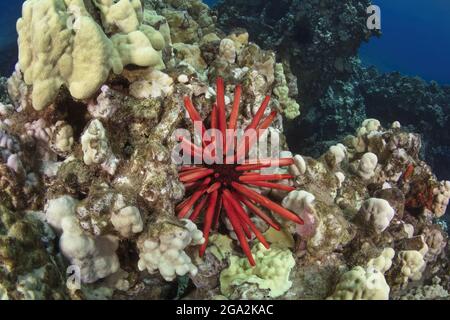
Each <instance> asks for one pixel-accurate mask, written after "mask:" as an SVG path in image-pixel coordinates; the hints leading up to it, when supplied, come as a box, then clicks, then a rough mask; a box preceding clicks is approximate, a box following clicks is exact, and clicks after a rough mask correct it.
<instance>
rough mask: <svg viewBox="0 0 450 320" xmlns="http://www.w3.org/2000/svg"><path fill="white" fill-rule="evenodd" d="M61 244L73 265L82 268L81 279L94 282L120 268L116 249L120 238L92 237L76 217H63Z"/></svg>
mask: <svg viewBox="0 0 450 320" xmlns="http://www.w3.org/2000/svg"><path fill="white" fill-rule="evenodd" d="M61 226H62V230H63V233H62V235H61V238H60V241H59V246H60V249H61V252H62V253H63V255H64V256H65V257H66V258H67V259H69V261H70V263H71V264H72V265H76V266H78V267H79V268H80V271H81V273H80V275H81V281H82V282H83V283H94V282H96V281H97V280H99V279H103V278H106V277H107V276H109V275H111V274H113V273H115V272H117V271H118V270H119V268H120V263H119V258H118V257H117V255H116V250H117V248H118V246H119V242H118V239H117V238H115V237H112V236H104V237H97V238H94V237H91V236H90V235H88V234H85V233H84V231H83V230H82V229H81V227H80V226H79V224H78V221H77V219H76V218H75V217H73V216H72V217H66V218H63V219H62V223H61Z"/></svg>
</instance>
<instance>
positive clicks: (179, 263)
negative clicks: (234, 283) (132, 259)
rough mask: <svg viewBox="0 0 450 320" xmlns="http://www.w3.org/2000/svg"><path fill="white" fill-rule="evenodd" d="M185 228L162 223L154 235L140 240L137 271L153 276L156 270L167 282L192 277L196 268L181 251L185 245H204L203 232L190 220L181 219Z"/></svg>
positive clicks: (196, 270) (195, 272)
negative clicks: (187, 276)
mask: <svg viewBox="0 0 450 320" xmlns="http://www.w3.org/2000/svg"><path fill="white" fill-rule="evenodd" d="M182 222H183V223H184V227H180V226H176V225H173V224H169V223H164V224H163V225H162V226H161V228H160V230H159V231H158V232H157V234H156V235H155V236H153V237H152V236H147V235H146V236H144V237H141V239H139V242H138V248H139V252H140V254H139V258H140V259H139V262H138V268H139V270H141V271H143V270H147V271H148V272H149V273H151V274H153V273H155V272H157V271H159V272H160V274H161V276H162V277H163V278H164V279H165V280H166V281H173V280H174V279H175V278H176V277H177V276H184V275H186V274H190V275H192V276H195V275H196V274H197V272H198V269H197V267H196V266H195V265H194V264H193V263H192V261H191V258H190V257H189V256H188V255H187V254H186V252H185V251H184V250H185V249H186V248H187V247H188V246H195V245H199V244H203V243H204V242H205V239H204V238H203V233H202V232H201V231H199V230H197V226H196V225H195V224H194V223H192V222H191V221H190V220H182Z"/></svg>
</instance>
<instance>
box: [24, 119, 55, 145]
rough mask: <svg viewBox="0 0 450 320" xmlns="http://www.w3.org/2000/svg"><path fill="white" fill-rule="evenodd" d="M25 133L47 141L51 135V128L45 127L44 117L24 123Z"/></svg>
mask: <svg viewBox="0 0 450 320" xmlns="http://www.w3.org/2000/svg"><path fill="white" fill-rule="evenodd" d="M25 129H26V132H27V135H28V136H30V137H32V138H34V139H36V140H38V141H42V142H45V143H47V142H49V141H50V138H51V136H52V130H51V128H49V127H47V124H46V122H45V120H44V119H42V118H41V119H39V120H36V121H33V122H31V123H26V124H25Z"/></svg>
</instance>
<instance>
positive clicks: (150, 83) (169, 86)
mask: <svg viewBox="0 0 450 320" xmlns="http://www.w3.org/2000/svg"><path fill="white" fill-rule="evenodd" d="M173 89H174V88H173V79H172V78H171V77H170V76H169V75H167V74H165V73H164V72H161V71H159V70H152V71H150V72H149V73H148V74H146V75H145V76H144V79H142V80H139V81H135V82H133V83H132V84H131V85H130V94H131V95H132V96H133V97H135V98H138V99H148V98H159V97H163V98H164V97H167V96H170V95H171V94H172V93H173Z"/></svg>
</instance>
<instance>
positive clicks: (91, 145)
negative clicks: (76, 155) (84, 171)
mask: <svg viewBox="0 0 450 320" xmlns="http://www.w3.org/2000/svg"><path fill="white" fill-rule="evenodd" d="M81 146H82V149H83V160H84V163H85V164H87V165H88V166H89V165H93V164H102V168H103V169H104V170H105V171H107V172H108V173H109V174H111V175H113V174H114V173H115V171H116V169H117V165H118V163H119V160H118V159H117V158H116V157H115V155H114V154H113V152H112V150H111V147H110V145H109V141H108V137H107V136H106V129H105V127H103V124H102V123H101V121H100V120H98V119H94V120H92V121H91V123H90V124H89V126H88V127H87V129H86V130H85V131H84V133H83V135H82V136H81Z"/></svg>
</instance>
